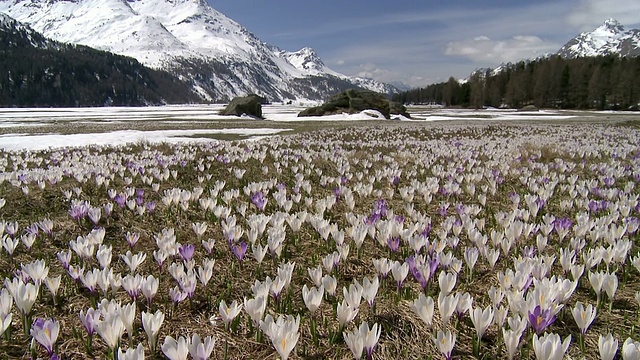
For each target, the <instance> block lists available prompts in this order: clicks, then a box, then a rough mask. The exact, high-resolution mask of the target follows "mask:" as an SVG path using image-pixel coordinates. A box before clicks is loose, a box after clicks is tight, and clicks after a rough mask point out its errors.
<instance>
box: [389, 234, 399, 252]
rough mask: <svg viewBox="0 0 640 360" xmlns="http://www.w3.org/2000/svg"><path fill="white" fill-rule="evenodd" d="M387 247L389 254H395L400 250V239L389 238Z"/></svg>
mask: <svg viewBox="0 0 640 360" xmlns="http://www.w3.org/2000/svg"><path fill="white" fill-rule="evenodd" d="M387 245H388V246H389V249H391V252H397V251H398V249H399V248H400V238H398V237H390V238H389V239H388V240H387Z"/></svg>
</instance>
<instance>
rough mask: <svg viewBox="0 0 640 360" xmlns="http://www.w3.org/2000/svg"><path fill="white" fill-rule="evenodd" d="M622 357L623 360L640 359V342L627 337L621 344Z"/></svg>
mask: <svg viewBox="0 0 640 360" xmlns="http://www.w3.org/2000/svg"><path fill="white" fill-rule="evenodd" d="M622 358H623V359H624V360H638V359H640V342H638V341H635V340H633V339H632V338H627V340H625V341H624V344H622Z"/></svg>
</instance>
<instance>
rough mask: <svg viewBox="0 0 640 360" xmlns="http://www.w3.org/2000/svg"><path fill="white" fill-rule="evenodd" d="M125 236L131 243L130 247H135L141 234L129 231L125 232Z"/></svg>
mask: <svg viewBox="0 0 640 360" xmlns="http://www.w3.org/2000/svg"><path fill="white" fill-rule="evenodd" d="M124 238H125V240H127V243H128V244H129V248H131V249H133V246H134V245H135V244H136V243H137V242H138V240H139V239H140V234H138V233H132V232H129V231H127V233H126V234H125V236H124Z"/></svg>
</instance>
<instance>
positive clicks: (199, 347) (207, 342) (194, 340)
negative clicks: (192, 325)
mask: <svg viewBox="0 0 640 360" xmlns="http://www.w3.org/2000/svg"><path fill="white" fill-rule="evenodd" d="M214 344H215V342H214V340H213V337H211V336H207V337H205V338H204V339H201V338H200V336H199V335H198V334H193V336H192V337H191V338H190V339H187V348H188V349H189V354H191V357H192V358H193V360H207V359H209V356H211V353H212V352H213V346H214Z"/></svg>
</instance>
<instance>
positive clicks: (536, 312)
mask: <svg viewBox="0 0 640 360" xmlns="http://www.w3.org/2000/svg"><path fill="white" fill-rule="evenodd" d="M554 321H556V316H555V315H553V314H552V313H551V310H550V309H545V310H542V308H540V305H538V306H536V307H535V309H533V312H529V325H531V327H532V328H533V330H534V331H535V332H536V333H538V334H539V333H541V332H542V331H544V330H545V329H546V328H547V327H548V326H549V325H551V324H553V322H554Z"/></svg>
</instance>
